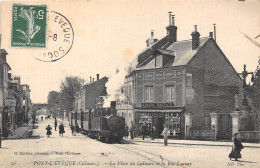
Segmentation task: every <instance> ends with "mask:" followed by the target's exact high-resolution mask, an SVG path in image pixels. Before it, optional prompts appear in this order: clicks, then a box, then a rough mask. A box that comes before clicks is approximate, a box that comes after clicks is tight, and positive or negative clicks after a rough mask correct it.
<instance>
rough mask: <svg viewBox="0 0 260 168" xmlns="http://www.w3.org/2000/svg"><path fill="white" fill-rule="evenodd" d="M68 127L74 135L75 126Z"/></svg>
mask: <svg viewBox="0 0 260 168" xmlns="http://www.w3.org/2000/svg"><path fill="white" fill-rule="evenodd" d="M70 129H71V134H72V136H76V133H75V127H74V126H73V125H71V126H70Z"/></svg>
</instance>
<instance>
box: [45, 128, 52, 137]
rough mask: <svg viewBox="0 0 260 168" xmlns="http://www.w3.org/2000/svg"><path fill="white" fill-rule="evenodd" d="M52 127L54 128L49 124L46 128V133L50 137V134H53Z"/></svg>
mask: <svg viewBox="0 0 260 168" xmlns="http://www.w3.org/2000/svg"><path fill="white" fill-rule="evenodd" d="M51 129H52V128H51V126H50V125H48V126H47V127H46V130H47V133H46V135H47V137H48V138H50V135H51V134H52V133H51Z"/></svg>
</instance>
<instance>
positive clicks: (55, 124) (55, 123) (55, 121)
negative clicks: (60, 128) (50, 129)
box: [54, 117, 57, 131]
mask: <svg viewBox="0 0 260 168" xmlns="http://www.w3.org/2000/svg"><path fill="white" fill-rule="evenodd" d="M54 126H55V131H56V128H57V119H56V117H55V119H54Z"/></svg>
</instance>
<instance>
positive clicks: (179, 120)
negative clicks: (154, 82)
mask: <svg viewBox="0 0 260 168" xmlns="http://www.w3.org/2000/svg"><path fill="white" fill-rule="evenodd" d="M147 106H148V104H147V103H146V104H145V105H143V106H142V107H140V108H135V109H134V113H135V125H136V129H137V130H139V131H141V128H142V125H146V127H147V134H148V135H149V134H151V133H152V132H153V133H154V132H156V133H155V136H157V137H159V136H160V135H162V132H163V129H164V127H163V126H164V124H166V125H167V127H168V130H169V131H170V132H169V133H170V134H169V136H170V137H173V138H180V139H183V138H184V133H185V130H184V129H185V123H184V111H185V109H184V107H174V106H170V105H169V104H167V103H151V105H149V107H147ZM154 130H155V131H154Z"/></svg>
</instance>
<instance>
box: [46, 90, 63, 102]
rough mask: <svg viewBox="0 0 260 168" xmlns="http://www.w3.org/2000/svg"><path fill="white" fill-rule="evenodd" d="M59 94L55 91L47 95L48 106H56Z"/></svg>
mask: <svg viewBox="0 0 260 168" xmlns="http://www.w3.org/2000/svg"><path fill="white" fill-rule="evenodd" d="M59 97H60V93H59V92H57V91H50V92H49V94H48V104H49V105H58V104H59V99H60V98H59Z"/></svg>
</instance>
